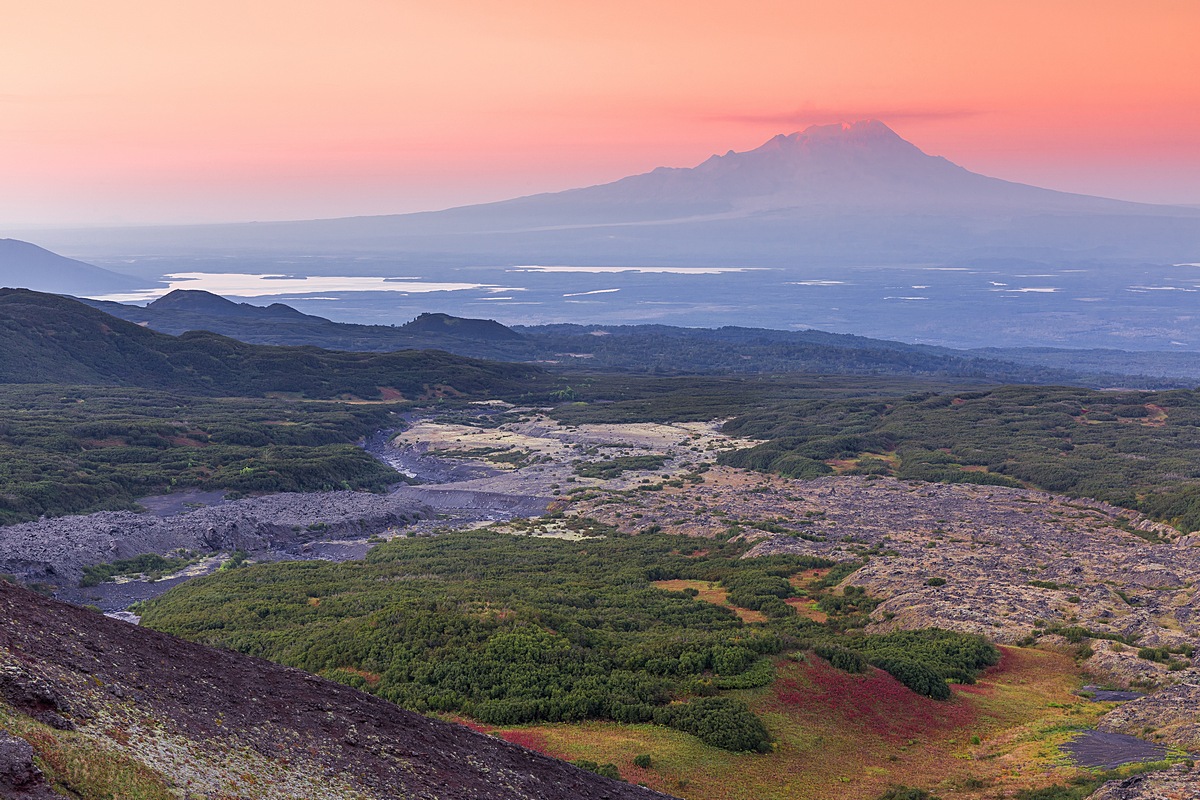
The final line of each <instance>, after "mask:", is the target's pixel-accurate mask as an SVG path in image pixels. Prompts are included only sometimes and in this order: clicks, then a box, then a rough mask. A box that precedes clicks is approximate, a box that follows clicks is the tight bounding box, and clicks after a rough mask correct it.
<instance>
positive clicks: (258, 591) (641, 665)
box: [143, 520, 999, 752]
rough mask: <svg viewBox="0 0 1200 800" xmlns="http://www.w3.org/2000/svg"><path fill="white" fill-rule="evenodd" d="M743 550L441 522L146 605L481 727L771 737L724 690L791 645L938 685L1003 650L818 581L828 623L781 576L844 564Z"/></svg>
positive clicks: (709, 738) (196, 628)
mask: <svg viewBox="0 0 1200 800" xmlns="http://www.w3.org/2000/svg"><path fill="white" fill-rule="evenodd" d="M551 521H552V520H551ZM748 548H749V545H748V544H747V543H745V542H740V541H711V542H705V543H704V544H703V546H702V545H701V544H700V543H693V542H688V541H681V540H680V539H679V538H678V537H673V536H667V535H663V534H653V533H643V534H639V535H635V536H627V535H621V534H617V533H616V532H615V531H612V530H609V531H607V535H606V536H603V537H598V536H595V537H590V538H586V539H583V540H579V541H564V540H560V539H544V538H539V537H527V536H513V535H510V534H505V533H497V532H493V531H486V530H485V531H474V532H465V531H464V532H457V533H446V534H444V535H442V536H438V537H433V538H417V539H400V540H395V541H393V542H390V543H387V544H382V545H379V546H378V547H376V548H375V549H374V550H372V551H371V553H370V554H369V556H368V558H367V559H366V560H365V561H362V562H347V563H341V564H330V563H318V562H292V563H277V564H260V565H253V566H249V567H247V568H245V569H241V570H237V571H234V572H224V573H221V574H218V575H215V576H211V577H208V578H203V579H199V580H196V581H192V582H190V583H188V584H185V585H183V586H181V587H179V588H177V589H175V590H174V591H172V592H170V593H168V594H167V595H165V596H163V597H162V598H159V599H158V600H156V601H153V602H151V603H148V604H147V605H146V607H145V608H144V609H143V614H144V616H143V623H144V624H146V625H150V626H152V627H156V628H159V629H162V630H165V631H168V632H171V633H175V634H178V635H182V636H185V637H187V638H190V639H193V640H196V641H199V642H202V643H205V644H211V645H217V646H222V647H229V648H233V649H236V650H239V651H241V652H245V653H249V654H252V655H257V656H261V657H264V658H269V659H271V660H274V661H279V662H282V663H285V664H289V665H292V666H296V667H299V668H301V669H305V670H308V671H310V672H315V673H318V674H321V675H324V676H326V677H330V678H334V679H336V680H339V681H342V682H345V683H349V684H351V685H353V686H356V687H358V688H361V689H364V690H366V691H370V692H374V693H376V694H379V695H380V696H382V697H385V698H387V699H389V700H392V701H394V702H396V703H398V704H400V705H402V706H405V707H408V708H412V709H415V710H418V711H426V712H446V713H456V714H461V715H464V716H466V717H469V718H471V719H474V720H477V721H479V722H482V723H485V724H489V725H514V724H522V723H533V722H578V721H582V720H589V719H606V720H613V721H617V722H625V723H650V722H652V723H656V724H659V725H665V726H668V727H671V728H676V729H678V730H680V731H684V732H686V733H689V734H692V735H694V736H696V737H698V738H699V739H701V740H702V741H704V742H706V743H707V744H710V745H713V746H716V747H719V748H723V749H727V750H734V751H760V752H765V751H767V750H769V749H770V747H771V735H770V733H769V731H768V729H767V727H766V726H765V724H764V723H763V721H762V720H761V719H760V718H759V717H758V716H757V715H755V714H754V713H753V712H751V711H750V710H749V708H748V707H747V706H746V704H745V703H744V702H743V701H742V700H740V699H738V698H736V697H733V696H730V694H729V691H730V690H736V689H749V688H755V687H761V686H766V685H768V684H770V683H771V682H772V681H773V680H774V677H775V666H774V662H775V659H776V657H778V656H780V655H782V654H784V653H796V652H804V651H812V652H814V653H815V654H816V656H815V657H821V658H825V659H827V660H829V661H830V662H831V663H832V664H834V665H835V666H838V667H840V668H842V669H845V670H848V671H851V672H857V673H863V672H866V671H868V670H869V669H871V668H872V667H878V668H880V669H882V670H885V671H886V672H889V673H891V674H892V675H893V676H894V677H896V678H897V679H898V680H899V681H900V682H901V683H903V684H904V685H905V686H907V687H908V688H909V689H911V690H912V691H914V692H917V693H920V694H923V695H926V696H928V697H932V698H935V699H945V698H948V697H949V696H950V692H949V689H948V686H947V681H959V682H967V683H969V682H971V681H973V680H974V679H975V677H976V676H977V675H978V674H979V672H980V670H982V669H984V668H986V667H988V666H989V665H992V664H994V663H996V662H997V661H998V659H999V654H998V651H997V650H996V648H995V647H994V646H992V645H991V644H989V643H988V642H987V641H986V640H984V639H982V638H981V637H978V636H969V635H963V634H957V633H949V632H946V631H939V630H924V631H909V632H899V633H892V634H883V635H867V634H864V633H862V632H861V631H859V630H858V628H859V627H861V625H862V624H863V623H864V622H865V618H866V616H865V615H866V613H868V612H869V611H870V610H871V609H872V608H873V607H874V605H873V601H872V600H871V599H870V598H869V597H867V596H866V594H865V593H864V592H862V591H861V590H858V591H849V592H846V593H842V592H837V591H834V590H833V589H832V588H831V585H826V586H817V587H813V589H812V590H811V591H812V592H813V594H812V595H811V599H812V601H813V602H816V603H818V604H819V605H820V606H821V607H822V608H823V609H825V610H826V612H827V613H828V614H829V619H830V622H829V623H825V624H820V623H817V622H814V621H812V620H810V619H807V618H805V617H803V616H800V615H797V614H796V612H795V609H794V608H793V607H792V606H791V605H789V604H787V603H786V602H784V600H785V599H786V598H789V597H791V596H792V595H793V594H794V593H795V591H796V590H795V589H794V588H793V586H792V584H791V582H790V581H789V578H790V577H792V576H794V575H796V574H798V573H800V572H802V571H804V570H806V569H812V568H814V567H829V566H832V562H829V561H826V560H824V559H818V558H810V557H803V556H771V557H763V558H754V559H743V558H741V556H742V555H744V554H745V552H746V551H747V549H748ZM674 580H689V581H699V582H704V583H710V584H717V585H720V586H721V587H723V588H725V589H726V590H727V591H728V592H729V597H730V600H731V601H732V602H736V603H737V604H739V605H741V606H742V607H743V608H758V609H761V610H762V611H763V613H764V614H765V616H764V621H763V622H761V623H755V624H747V623H746V622H744V621H743V620H742V619H741V618H740V617H739V616H738V614H737V613H735V611H734V610H733V609H731V608H728V607H723V606H721V605H717V604H714V603H710V602H706V601H705V600H703V599H701V598H698V597H697V596H696V593H695V592H687V591H670V590H666V589H663V588H659V587H657V586H656V585H655V583H656V582H661V581H674ZM847 596H848V597H849V600H850V601H849V602H847Z"/></svg>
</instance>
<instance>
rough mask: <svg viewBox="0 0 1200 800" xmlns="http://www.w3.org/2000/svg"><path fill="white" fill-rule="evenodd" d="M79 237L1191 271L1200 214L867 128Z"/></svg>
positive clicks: (167, 245)
mask: <svg viewBox="0 0 1200 800" xmlns="http://www.w3.org/2000/svg"><path fill="white" fill-rule="evenodd" d="M70 242H71V244H72V246H73V247H74V248H75V249H76V250H78V251H82V252H92V251H99V252H108V253H118V252H128V251H129V248H131V247H145V248H153V250H154V251H155V252H158V253H189V254H195V253H201V252H203V253H217V252H222V253H227V252H230V251H235V250H236V251H240V252H243V253H245V252H252V251H253V252H256V253H261V254H278V253H284V252H288V253H297V252H303V253H310V254H311V253H314V252H323V253H340V254H346V253H354V252H372V253H388V254H389V255H391V256H395V257H397V258H398V259H401V260H404V261H406V262H407V263H410V264H411V263H417V264H421V263H439V264H445V265H455V264H458V265H466V264H501V263H510V264H522V263H525V264H618V265H625V264H629V265H634V264H673V265H719V264H736V265H755V266H786V265H791V264H795V263H797V260H798V259H814V258H815V259H821V260H823V261H829V262H849V263H862V262H863V261H864V260H871V261H874V260H877V259H882V260H884V262H885V263H897V262H910V263H911V262H914V261H917V262H923V261H926V260H930V259H935V260H940V259H948V258H960V257H972V258H976V257H1011V256H1017V257H1021V258H1041V259H1054V258H1060V257H1070V258H1078V257H1085V258H1117V259H1164V260H1165V259H1176V260H1185V261H1188V260H1195V258H1196V257H1197V254H1198V253H1200V210H1198V209H1194V208H1184V207H1176V206H1156V205H1147V204H1139V203H1130V202H1123V201H1119V200H1107V199H1103V198H1098V197H1089V196H1086V195H1078V194H1069V193H1066V192H1056V191H1052V190H1049V189H1040V188H1037V187H1034V186H1027V185H1024V184H1019V183H1012V182H1009V181H1004V180H1000V179H997V178H990V177H987V176H984V175H980V174H978V173H974V172H971V171H969V170H967V169H964V168H963V167H960V166H958V165H956V164H954V163H952V162H950V161H948V160H946V159H944V158H940V157H937V156H931V155H927V154H926V153H924V152H922V151H921V150H920V148H918V147H916V146H915V145H913V144H911V143H909V142H907V141H905V140H904V139H902V138H901V137H900V136H898V135H897V134H896V133H895V132H894V131H893V130H892V129H891V128H889V127H888V126H887V125H885V124H884V123H882V122H879V121H878V120H866V121H861V122H855V123H852V124H835V125H815V126H813V127H810V128H808V129H806V130H804V131H801V132H799V133H792V134H789V135H782V134H781V135H779V136H775V137H773V138H772V139H770V140H768V141H767V142H765V143H764V144H763V145H762V146H760V147H757V148H755V149H753V150H749V151H746V152H734V151H732V150H731V151H729V152H727V153H725V154H724V155H714V156H712V157H711V158H709V159H707V160H706V161H704V162H703V163H701V164H698V165H697V166H695V167H690V168H674V167H660V168H658V169H655V170H653V171H651V172H647V173H644V174H641V175H633V176H631V177H628V178H623V179H621V180H618V181H614V182H612V183H606V184H602V185H599V186H590V187H587V188H581V189H571V190H568V191H564V192H554V193H547V194H537V195H530V196H528V197H519V198H516V199H513V200H505V201H502V202H497V203H486V204H483V205H474V206H463V207H460V208H451V209H448V210H445V211H433V212H423V213H418V214H402V215H392V216H376V217H352V218H346V219H329V220H313V221H307V222H281V223H251V224H242V225H207V226H193V227H183V228H144V229H130V230H124V231H120V230H110V231H105V232H87V231H77V232H73V233H72V234H71V235H70Z"/></svg>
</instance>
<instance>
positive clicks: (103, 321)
mask: <svg viewBox="0 0 1200 800" xmlns="http://www.w3.org/2000/svg"><path fill="white" fill-rule="evenodd" d="M0 331H2V332H3V336H4V345H5V346H4V348H3V349H2V350H0V383H43V384H45V383H58V384H93V385H109V386H111V385H120V386H137V387H142V388H151V389H171V390H173V391H185V392H191V393H199V394H207V395H234V396H263V395H265V394H268V393H284V394H294V395H297V396H300V397H305V398H321V399H324V398H336V397H344V398H361V399H372V400H373V399H402V398H408V399H418V398H432V397H438V396H444V395H451V396H456V395H472V396H490V395H492V394H502V393H510V394H511V393H521V392H528V391H536V389H537V387H538V385H539V384H540V383H544V382H545V381H546V379H545V373H543V372H542V371H541V370H540V369H538V368H536V367H533V366H528V365H514V364H497V363H488V362H484V361H478V360H474V359H470V358H464V357H462V356H455V355H451V354H449V353H444V352H423V351H412V350H409V351H402V352H392V353H346V352H334V351H327V350H320V349H318V348H315V347H270V346H264V345H252V344H246V343H244V342H239V341H236V340H234V339H230V338H227V337H225V336H220V335H217V334H214V333H209V332H192V333H187V334H184V335H182V336H178V337H176V336H170V335H167V334H163V333H159V332H157V331H153V330H150V329H148V328H146V327H143V326H141V325H137V324H134V323H130V322H128V321H125V320H121V319H117V318H115V317H112V316H110V315H108V314H105V313H103V312H101V311H98V310H96V309H94V308H91V307H89V306H87V305H85V304H83V303H81V302H78V301H76V300H72V299H69V298H65V297H59V296H57V295H48V294H41V293H38V292H31V291H28V290H23V289H0Z"/></svg>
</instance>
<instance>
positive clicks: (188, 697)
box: [0, 581, 665, 800]
mask: <svg viewBox="0 0 1200 800" xmlns="http://www.w3.org/2000/svg"><path fill="white" fill-rule="evenodd" d="M0 620H3V624H2V625H0V723H3V727H4V728H6V729H8V730H9V733H8V734H7V738H3V739H0V756H3V758H4V759H5V763H0V781H8V784H7V786H3V784H0V796H5V797H8V796H12V797H51V796H57V795H55V794H52V793H51V792H50V789H51V788H54V789H57V790H62V791H63V796H80V795H79V794H78V793H77V792H76V790H77V789H78V788H79V787H80V786H82V785H83V784H84V783H86V782H87V781H89V780H91V781H93V782H94V780H95V776H94V775H91V776H88V775H78V774H76V772H75V771H78V769H81V768H76V767H73V766H72V763H71V761H70V760H69V759H66V758H63V757H61V754H62V753H63V752H64V751H68V750H70V749H72V748H74V749H76V750H78V749H80V748H82V749H83V750H84V751H86V752H89V753H92V754H93V755H94V754H96V753H100V752H104V753H107V754H109V756H108V758H109V760H110V761H112V762H113V763H123V764H125V765H127V769H126V771H127V772H130V773H137V774H138V775H139V776H140V778H139V779H140V780H141V781H142V783H143V784H145V785H147V786H154V787H158V788H160V789H161V794H158V795H156V794H152V793H151V794H146V795H145V796H163V797H170V796H180V795H182V796H186V797H189V798H194V797H206V798H217V797H221V798H229V797H254V798H311V797H321V798H362V799H364V800H365V799H366V798H396V797H406V798H439V799H443V798H489V800H490V799H491V798H496V799H497V800H500V799H502V798H514V799H515V798H525V799H526V800H541V799H542V798H546V799H549V798H580V799H581V800H591V799H593V798H594V799H595V800H600V799H601V798H609V799H610V800H623V799H624V798H631V799H632V798H651V797H664V796H665V795H660V794H657V793H655V792H651V791H649V790H646V789H643V788H640V787H637V786H631V785H628V784H622V783H619V782H616V781H612V780H609V779H607V778H602V777H599V776H597V775H594V774H592V773H589V772H585V771H583V770H580V769H577V768H575V767H572V766H571V765H569V764H566V763H563V762H561V761H556V760H554V759H551V758H547V757H545V756H541V755H538V754H536V753H534V752H532V751H529V750H526V749H524V748H521V747H517V746H515V745H510V744H507V743H505V742H502V741H500V740H498V739H494V738H492V737H489V736H485V735H483V734H479V733H475V732H474V731H471V730H469V729H467V728H463V727H461V726H457V725H451V724H448V723H443V722H438V721H435V720H431V719H428V718H426V717H422V716H420V715H418V714H414V713H411V712H408V711H404V710H402V709H400V708H397V707H396V706H393V705H392V704H390V703H388V702H386V701H383V700H380V699H378V698H375V697H372V696H370V695H367V694H363V693H361V692H358V691H355V690H353V689H350V688H348V687H345V686H342V685H340V684H336V683H331V682H329V681H325V680H322V679H320V678H316V677H314V676H311V675H307V674H305V673H302V672H299V671H297V670H294V669H288V668H285V667H280V666H277V665H274V664H270V663H268V662H265V661H261V660H258V659H253V658H247V657H245V656H241V655H237V654H234V653H230V652H226V651H220V650H212V649H209V648H205V647H202V646H200V645H196V644H191V643H189V642H184V641H182V640H179V639H176V638H174V637H171V636H167V635H165V634H161V633H158V632H155V631H150V630H144V629H141V628H137V627H134V626H131V625H127V624H125V623H122V622H118V621H116V620H111V619H108V618H105V617H103V616H101V615H100V614H96V613H94V612H90V611H87V610H85V609H81V608H77V607H73V606H69V605H66V604H62V603H56V602H54V601H52V600H47V599H45V598H43V597H41V596H39V595H36V594H33V593H31V592H28V591H25V590H23V589H19V588H16V587H14V586H12V585H11V584H8V583H5V582H3V581H0ZM27 745H31V746H32V748H31V749H32V751H34V752H36V753H37V754H38V756H39V758H40V760H41V762H42V765H43V766H46V767H47V774H44V775H40V776H39V775H38V774H36V773H35V772H34V771H33V770H32V769H30V767H31V766H33V765H30V764H29V763H28V758H25V759H24V764H23V763H22V757H23V755H24V756H27V755H28V754H29V752H30V748H29V747H27ZM73 770H75V771H73Z"/></svg>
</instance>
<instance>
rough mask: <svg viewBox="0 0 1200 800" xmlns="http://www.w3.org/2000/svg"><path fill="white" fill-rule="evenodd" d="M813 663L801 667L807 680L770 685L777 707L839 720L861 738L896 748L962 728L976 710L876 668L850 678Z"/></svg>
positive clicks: (783, 679) (784, 680)
mask: <svg viewBox="0 0 1200 800" xmlns="http://www.w3.org/2000/svg"><path fill="white" fill-rule="evenodd" d="M813 662H814V663H809V664H804V665H802V666H801V667H800V671H801V673H802V676H803V678H805V679H807V680H795V679H792V678H789V677H781V678H780V680H778V681H777V682H776V683H775V687H774V689H775V697H776V699H777V700H778V701H779V703H781V704H782V705H784V706H785V707H789V709H796V710H800V711H802V712H817V713H819V714H820V715H821V716H823V717H832V718H837V719H842V720H844V721H845V722H846V724H847V725H850V726H853V727H857V728H860V729H861V732H862V733H863V734H866V735H876V736H880V737H882V738H883V739H885V740H887V741H889V742H895V743H898V744H903V743H905V742H907V741H910V740H912V739H926V738H928V737H929V736H930V735H931V734H937V733H948V732H951V731H953V730H955V729H960V730H961V729H963V728H965V727H966V726H968V725H971V724H972V723H973V722H974V719H975V711H974V710H973V709H972V708H971V707H970V706H969V705H968V704H967V703H965V702H963V701H962V700H961V699H959V698H953V699H950V700H932V699H930V698H928V697H924V696H922V695H919V694H917V693H916V692H914V691H912V690H911V689H909V688H908V687H906V686H905V685H904V684H902V683H900V681H898V680H896V679H895V678H893V677H892V676H891V675H889V674H887V673H886V672H884V671H882V670H878V669H871V671H870V672H869V673H867V674H866V675H852V674H850V673H848V672H843V671H841V670H839V669H835V668H833V667H831V666H830V665H829V664H828V663H826V662H825V661H823V660H821V659H819V658H816V657H814V658H813ZM806 684H807V685H806Z"/></svg>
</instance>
